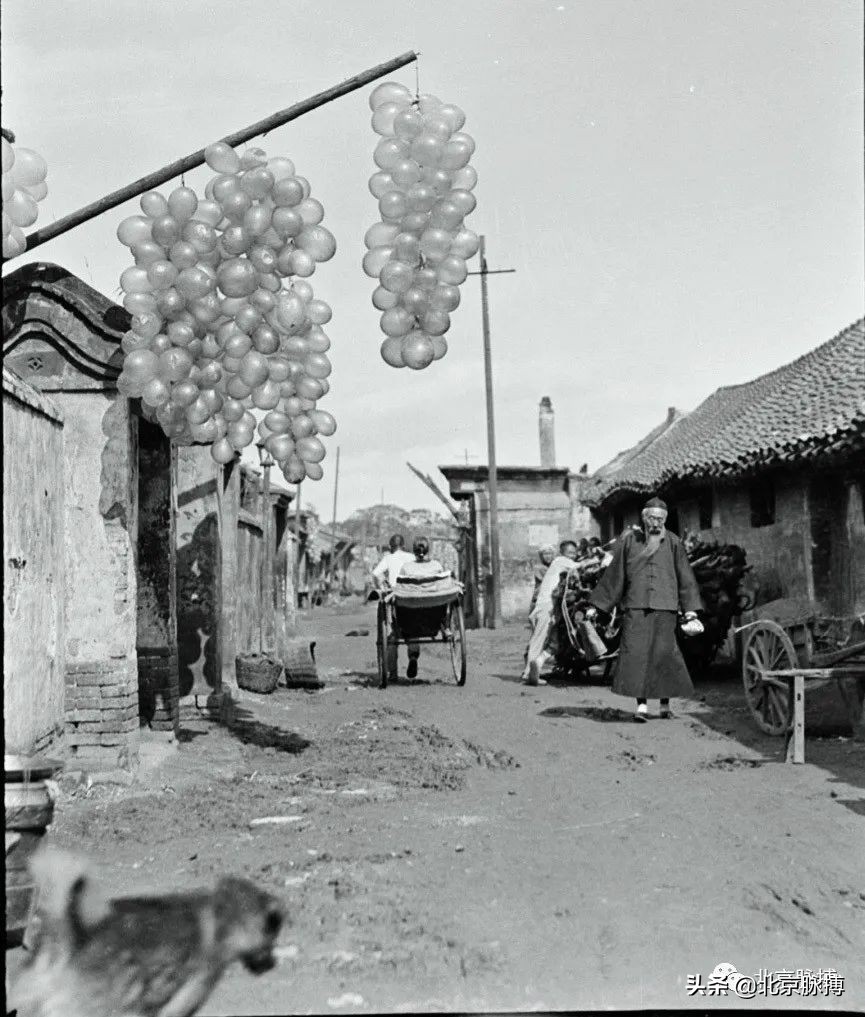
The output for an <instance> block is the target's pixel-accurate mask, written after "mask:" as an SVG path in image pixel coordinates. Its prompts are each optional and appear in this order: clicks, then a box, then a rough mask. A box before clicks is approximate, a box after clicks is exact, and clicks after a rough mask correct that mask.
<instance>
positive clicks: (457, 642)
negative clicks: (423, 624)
mask: <svg viewBox="0 0 865 1017" xmlns="http://www.w3.org/2000/svg"><path fill="white" fill-rule="evenodd" d="M448 628H449V629H450V633H451V634H450V640H449V642H450V647H451V667H452V668H453V672H454V678H455V679H456V683H457V685H465V683H466V619H465V615H464V614H463V604H462V601H461V600H458V601H455V602H454V603H453V604H451V606H450V611H449V612H448Z"/></svg>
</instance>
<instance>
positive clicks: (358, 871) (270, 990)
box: [53, 607, 865, 1017]
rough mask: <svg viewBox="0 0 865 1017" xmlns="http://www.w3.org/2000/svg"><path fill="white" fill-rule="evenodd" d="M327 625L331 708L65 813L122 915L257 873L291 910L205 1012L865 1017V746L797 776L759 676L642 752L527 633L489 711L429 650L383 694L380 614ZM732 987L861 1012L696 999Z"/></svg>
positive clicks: (320, 697) (661, 724)
mask: <svg viewBox="0 0 865 1017" xmlns="http://www.w3.org/2000/svg"><path fill="white" fill-rule="evenodd" d="M303 624H304V626H305V627H306V629H307V631H309V632H310V633H311V634H313V635H314V637H315V638H316V639H317V641H318V648H317V659H318V663H319V669H320V673H321V675H322V677H323V678H324V679H325V680H326V683H327V684H326V688H325V689H324V690H323V691H320V692H297V691H288V690H286V689H279V690H278V691H277V692H276V693H274V694H273V695H272V696H269V697H256V696H251V695H248V694H245V698H244V699H243V700H242V702H241V712H242V714H243V716H244V717H245V718H246V721H247V723H246V725H245V727H242V728H240V729H238V730H235V731H232V732H229V731H226V730H225V729H220V728H216V727H213V726H208V725H204V724H193V725H187V726H186V729H185V732H184V740H183V743H182V744H181V746H180V748H179V749H178V750H176V751H174V752H173V753H167V754H166V753H164V752H160V751H159V749H158V747H156V748H154V747H148V746H145V759H146V761H147V760H149V762H146V764H145V765H144V766H143V767H142V773H141V777H140V780H139V782H138V783H137V784H136V785H134V786H133V787H131V788H128V789H127V788H124V789H118V788H112V787H109V786H102V785H95V786H93V787H92V788H90V789H89V790H85V789H84V788H83V787H81V788H78V789H77V790H75V791H71V790H70V788H69V785H64V789H65V791H66V792H67V793H66V795H65V796H64V797H63V798H62V799H61V801H60V803H59V808H58V818H57V821H56V824H55V826H54V828H53V837H54V840H55V842H58V843H61V844H64V845H67V846H70V847H75V848H76V849H82V848H83V849H85V850H87V851H89V852H90V853H91V854H92V855H93V857H94V858H95V859H96V860H97V861H98V862H100V863H103V865H102V867H103V869H104V872H105V878H106V881H107V883H108V887H109V890H111V891H112V892H115V893H120V892H130V891H132V890H141V889H167V888H182V887H189V886H196V885H201V884H203V883H208V882H211V881H212V880H213V879H214V878H215V877H216V876H217V874H219V873H222V872H225V871H234V872H238V873H242V874H245V875H248V876H250V877H251V878H254V879H256V880H258V881H259V882H260V883H261V884H263V885H265V886H267V887H269V888H271V889H273V890H274V891H276V892H278V893H280V894H281V895H282V896H283V897H284V899H285V900H286V901H287V904H288V908H289V912H290V915H291V922H292V924H291V925H290V926H289V927H288V928H287V929H286V930H285V931H284V933H283V935H282V937H281V957H282V959H281V963H280V965H279V966H278V967H277V968H276V969H275V970H274V971H273V972H271V973H269V974H267V975H264V976H262V977H260V978H254V977H253V976H251V975H247V974H245V973H243V972H240V971H232V972H231V973H230V974H229V976H228V977H227V978H226V979H225V981H224V982H223V983H222V985H221V986H220V987H219V988H218V990H217V991H216V993H215V994H214V996H213V997H212V998H211V1000H210V1002H209V1003H208V1004H207V1006H206V1008H205V1010H204V1011H203V1012H204V1013H206V1014H209V1015H214V1017H215V1015H228V1014H237V1013H242V1014H247V1013H250V1014H251V1013H255V1014H280V1013H289V1012H301V1013H303V1012H319V1013H321V1012H329V1011H332V1012H363V1011H365V1010H378V1011H380V1010H398V1011H411V1010H436V1009H451V1010H453V1009H461V1010H465V1009H487V1010H488V1009H508V1008H511V1009H513V1008H517V1009H529V1008H535V1007H539V1008H561V1007H567V1008H572V1009H573V1008H576V1009H584V1008H604V1007H614V1008H623V1007H629V1008H630V1007H650V1006H651V1007H688V1006H693V1007H699V1008H701V1009H705V1008H706V1007H712V1006H730V1005H740V1006H741V1005H751V1006H776V1007H777V1006H782V1007H783V1006H789V1007H791V1008H793V1007H796V1008H799V1007H802V1006H805V1007H808V1006H814V1007H820V1008H827V1007H837V1008H848V1009H849V1008H853V1009H857V1008H858V1009H861V1008H862V1007H863V1006H865V851H863V846H865V746H863V745H861V744H856V743H854V742H852V741H851V740H849V739H848V738H845V739H843V740H842V739H839V738H838V737H837V736H833V737H827V738H820V739H812V738H809V740H808V743H807V757H808V762H807V764H806V765H804V766H798V767H794V766H789V765H786V764H785V763H784V762H783V745H782V742H781V741H779V740H775V739H771V738H768V737H766V736H764V735H762V734H760V732H759V731H758V730H757V728H756V727H755V726H754V725H753V723H752V722H751V719H750V717H749V715H748V713H747V710H746V708H745V706H744V702H743V699H742V694H741V685H740V684H739V682H738V680H737V679H736V678H735V677H733V678H730V677H728V678H727V680H723V677H717V676H716V677H715V678H713V679H712V680H711V681H706V682H703V683H701V684H700V686H699V687H698V690H697V697H698V698H697V699H696V700H694V701H674V703H673V705H674V708H676V713H677V717H676V719H674V720H672V721H661V720H653V721H651V722H650V723H648V724H645V725H642V726H641V725H635V724H633V723H632V721H631V714H630V709H631V703H629V702H628V701H625V700H621V699H619V698H618V697H615V696H613V695H612V694H611V693H610V691H609V690H608V688H607V687H605V686H604V685H603V684H602V683H601V681H600V679H599V678H598V679H597V682H598V684H596V685H574V684H570V685H554V684H550V685H549V686H546V687H541V688H537V689H529V688H526V687H525V686H523V685H521V684H519V682H518V675H519V672H520V668H521V654H522V648H523V642H524V638H525V633H524V631H523V630H522V629H521V628H520V627H519V626H509V627H506V628H505V629H504V630H500V631H498V632H488V631H481V632H471V633H469V654H470V666H469V675H468V682H467V684H466V686H465V688H462V689H460V688H458V687H456V685H455V684H453V682H452V680H451V679H450V677H449V663H448V662H447V661H446V659H445V656H444V653H443V652H442V651H441V650H438V649H436V650H432V649H425V650H424V652H423V655H422V657H421V671H420V675H419V678H418V679H417V680H416V681H415V682H411V683H409V682H407V681H405V680H403V682H401V683H400V684H397V685H396V686H393V687H390V688H388V689H387V690H386V691H381V690H379V689H378V688H377V687H375V678H374V670H375V646H374V614H373V612H372V608H371V607H370V608H363V609H355V610H354V611H353V612H352V613H348V612H336V611H318V612H316V614H315V615H314V616H313V617H312V618H309V617H307V618H306V619H305V620H304V622H303ZM363 628H366V629H369V631H370V634H369V635H367V636H348V635H346V633H348V632H349V631H352V630H358V629H363ZM404 652H405V651H404V650H401V651H400V653H401V658H400V669H401V672H402V673H404V667H405V658H404V656H403V654H404ZM157 764H158V765H157ZM265 816H290V817H295V818H293V819H292V820H291V821H289V822H287V823H284V824H281V825H278V826H267V825H265V826H258V827H255V828H250V826H249V823H250V821H251V820H253V819H256V818H260V817H265ZM721 962H729V963H731V964H733V965H735V966H736V967H737V968H738V970H739V971H740V972H742V973H745V974H755V973H756V972H758V971H759V970H761V969H765V970H767V971H769V972H775V971H780V970H782V969H786V970H793V971H795V970H796V969H810V970H811V971H814V972H817V971H818V969H824V970H825V969H834V970H835V971H837V972H838V974H839V975H841V976H842V977H843V978H844V979H845V991H844V993H843V995H825V994H823V992H822V991H820V992H819V994H814V995H811V996H805V997H803V996H801V995H793V996H787V997H784V996H780V997H771V998H770V997H763V998H761V997H759V996H758V997H757V998H755V999H754V1000H753V1001H751V1002H750V1003H743V1001H742V1000H739V999H737V998H735V997H734V998H726V999H725V998H723V997H713V996H703V995H689V994H688V990H687V987H686V986H687V981H688V976H689V975H700V976H702V980H703V983H707V982H708V979H709V976H710V974H711V972H712V971H713V969H714V968H715V966H716V965H717V964H719V963H721Z"/></svg>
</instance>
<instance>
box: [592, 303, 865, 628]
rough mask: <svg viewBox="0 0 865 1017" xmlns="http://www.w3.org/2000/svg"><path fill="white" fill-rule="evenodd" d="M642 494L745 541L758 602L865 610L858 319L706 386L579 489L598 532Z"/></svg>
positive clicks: (635, 507)
mask: <svg viewBox="0 0 865 1017" xmlns="http://www.w3.org/2000/svg"><path fill="white" fill-rule="evenodd" d="M650 494H660V495H661V496H662V497H664V498H666V499H667V500H668V501H669V502H670V504H671V508H672V509H673V510H674V511H673V512H672V513H671V517H670V520H669V523H668V525H669V526H670V528H671V529H673V530H675V531H677V532H679V533H684V532H685V531H686V530H687V531H691V532H695V533H697V534H699V536H700V537H701V539H704V540H720V541H725V542H732V543H736V544H739V545H741V546H742V547H744V548H745V550H746V552H747V555H748V561H749V563H750V564H751V566H752V569H753V573H752V574H753V580H754V582H755V586H756V591H755V592H756V595H757V598H758V602H759V603H765V602H769V601H773V600H778V599H782V598H793V599H797V598H800V599H803V600H806V601H808V602H810V603H811V604H816V605H817V606H818V609H819V610H820V612H821V613H822V614H824V615H825V616H829V617H839V618H844V617H850V616H854V615H860V614H862V613H863V612H865V518H863V497H865V320H863V321H858V322H856V323H854V324H853V325H851V326H850V327H849V328H846V329H844V330H843V331H842V332H840V333H839V334H838V335H836V336H835V337H834V338H832V339H830V340H828V341H827V342H825V343H823V344H822V345H820V346H818V347H817V348H816V349H814V350H812V351H811V352H810V353H807V354H805V355H804V356H802V357H799V358H798V359H797V360H794V361H793V362H792V363H789V364H785V365H784V366H782V367H779V368H777V369H776V370H774V371H771V372H769V373H768V374H765V375H762V376H761V377H759V378H756V379H754V380H753V381H749V382H746V383H744V384H741V385H731V386H727V387H724V388H721V389H718V390H717V391H716V392H714V393H713V394H712V395H711V396H709V398H708V399H706V400H705V401H704V402H703V403H701V404H700V405H699V406H698V407H697V408H696V409H695V410H693V411H692V412H691V413H688V414H679V413H677V412H676V411H671V412H670V414H669V415H668V417H667V420H666V421H665V423H664V424H663V425H661V427H660V428H659V429H656V430H655V431H654V432H652V433H651V434H650V435H647V437H646V438H645V439H644V440H643V441H642V442H641V443H639V445H638V446H635V447H634V449H632V450H629V452H628V453H624V454H623V455H622V456H621V457H617V460H614V461H613V462H612V463H611V464H608V465H607V466H606V467H604V468H602V469H601V470H599V471H598V472H597V473H596V474H595V475H594V476H593V477H592V478H591V481H590V483H589V484H587V485H586V487H585V489H584V491H583V492H582V497H583V500H584V503H585V504H586V505H587V506H588V507H589V508H590V510H591V512H592V513H593V515H594V516H595V518H596V520H597V522H598V525H599V527H600V529H601V531H602V533H603V534H604V535H605V536H612V535H615V534H616V533H618V532H620V531H621V530H622V529H623V528H624V527H625V526H627V525H629V524H631V523H634V522H636V521H637V520H638V518H639V512H640V508H641V506H642V504H643V502H644V501H645V499H646V497H647V496H648V495H650Z"/></svg>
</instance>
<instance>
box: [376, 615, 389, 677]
mask: <svg viewBox="0 0 865 1017" xmlns="http://www.w3.org/2000/svg"><path fill="white" fill-rule="evenodd" d="M375 627H376V633H375V649H376V659H377V662H378V684H379V688H382V689H386V688H387V604H385V602H384V600H379V602H378V611H377V613H376V622H375Z"/></svg>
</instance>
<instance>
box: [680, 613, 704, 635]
mask: <svg viewBox="0 0 865 1017" xmlns="http://www.w3.org/2000/svg"><path fill="white" fill-rule="evenodd" d="M682 631H683V632H684V633H685V635H686V636H698V635H699V634H700V633H701V632H703V631H704V629H703V623H702V622H701V621H700V619H699V618H697V617H696V616H694V617H693V618H685V621H684V624H683V625H682Z"/></svg>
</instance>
